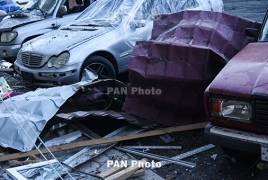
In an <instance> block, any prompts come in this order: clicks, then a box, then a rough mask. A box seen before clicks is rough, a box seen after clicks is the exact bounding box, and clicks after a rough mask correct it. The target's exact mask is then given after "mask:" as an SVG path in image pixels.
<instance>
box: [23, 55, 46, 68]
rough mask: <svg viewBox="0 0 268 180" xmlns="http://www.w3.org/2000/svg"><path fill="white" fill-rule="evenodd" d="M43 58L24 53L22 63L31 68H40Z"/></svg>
mask: <svg viewBox="0 0 268 180" xmlns="http://www.w3.org/2000/svg"><path fill="white" fill-rule="evenodd" d="M41 62H42V56H41V55H38V54H30V53H22V63H23V64H24V65H25V66H29V67H40V66H41Z"/></svg>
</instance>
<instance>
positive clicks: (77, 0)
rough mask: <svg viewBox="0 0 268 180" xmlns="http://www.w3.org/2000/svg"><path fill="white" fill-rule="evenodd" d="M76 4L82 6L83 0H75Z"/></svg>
mask: <svg viewBox="0 0 268 180" xmlns="http://www.w3.org/2000/svg"><path fill="white" fill-rule="evenodd" d="M75 2H76V4H78V5H80V6H83V5H84V0H76V1H75Z"/></svg>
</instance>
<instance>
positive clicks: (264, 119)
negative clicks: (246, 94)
mask: <svg viewBox="0 0 268 180" xmlns="http://www.w3.org/2000/svg"><path fill="white" fill-rule="evenodd" d="M255 114H256V121H257V126H258V127H259V128H262V129H268V101H259V100H257V101H255Z"/></svg>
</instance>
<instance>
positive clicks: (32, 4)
mask: <svg viewBox="0 0 268 180" xmlns="http://www.w3.org/2000/svg"><path fill="white" fill-rule="evenodd" d="M58 1H59V0H31V1H29V2H28V3H27V4H26V5H25V6H24V8H23V10H24V11H30V13H31V14H35V15H44V14H49V15H50V14H52V13H53V11H54V9H55V7H56V5H57V3H58Z"/></svg>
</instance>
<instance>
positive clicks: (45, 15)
mask: <svg viewBox="0 0 268 180" xmlns="http://www.w3.org/2000/svg"><path fill="white" fill-rule="evenodd" d="M34 9H37V10H39V11H40V12H41V13H42V15H43V16H44V18H46V17H47V14H46V12H44V11H43V10H42V9H41V8H40V7H39V6H37V7H36V8H27V10H34Z"/></svg>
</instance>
